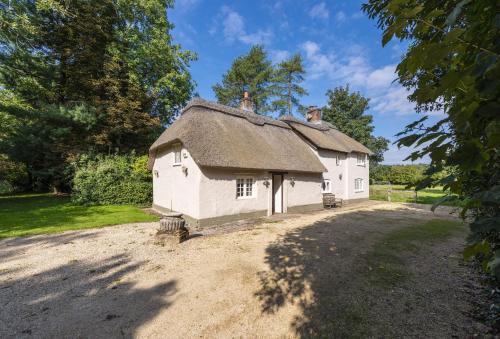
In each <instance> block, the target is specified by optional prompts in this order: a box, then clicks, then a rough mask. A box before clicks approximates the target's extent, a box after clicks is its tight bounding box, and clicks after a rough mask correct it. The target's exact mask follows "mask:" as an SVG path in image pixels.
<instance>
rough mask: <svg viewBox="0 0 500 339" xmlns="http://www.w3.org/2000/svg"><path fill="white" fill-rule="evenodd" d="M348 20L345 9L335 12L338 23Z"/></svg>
mask: <svg viewBox="0 0 500 339" xmlns="http://www.w3.org/2000/svg"><path fill="white" fill-rule="evenodd" d="M346 20H347V15H346V14H345V13H344V12H343V11H339V12H337V14H335V21H337V22H338V23H343V22H345V21H346Z"/></svg>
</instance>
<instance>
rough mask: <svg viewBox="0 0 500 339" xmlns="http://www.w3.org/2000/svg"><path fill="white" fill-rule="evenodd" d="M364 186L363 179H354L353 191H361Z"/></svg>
mask: <svg viewBox="0 0 500 339" xmlns="http://www.w3.org/2000/svg"><path fill="white" fill-rule="evenodd" d="M363 191H364V187H363V179H361V178H357V179H354V192H363Z"/></svg>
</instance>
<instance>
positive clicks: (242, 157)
mask: <svg viewBox="0 0 500 339" xmlns="http://www.w3.org/2000/svg"><path fill="white" fill-rule="evenodd" d="M176 142H181V143H182V144H183V145H184V147H186V149H187V150H188V151H189V153H191V156H192V157H193V159H194V161H195V162H196V163H197V164H198V165H199V166H202V167H204V166H205V167H219V168H235V169H255V170H270V171H272V170H274V171H296V172H312V173H321V172H326V168H325V167H324V166H323V165H322V164H321V162H320V161H319V159H318V158H317V157H316V156H315V155H314V154H313V153H312V151H311V150H310V149H309V147H308V146H307V144H306V143H304V142H303V141H302V140H301V139H300V138H299V137H298V136H297V135H296V134H295V132H294V131H293V130H292V128H290V126H288V124H286V123H284V122H282V121H278V120H275V119H272V118H268V117H264V116H260V115H257V114H255V113H253V112H249V111H244V110H240V109H236V108H232V107H228V106H224V105H220V104H216V103H213V102H209V101H206V100H203V99H199V98H196V99H193V100H191V101H190V102H189V104H188V105H187V106H186V108H184V110H183V112H182V115H181V116H180V117H179V119H177V120H176V121H175V122H174V123H173V124H172V125H171V126H170V127H169V128H167V129H166V130H165V131H164V132H163V134H162V135H161V136H160V137H159V138H158V140H156V141H155V142H154V144H153V145H152V146H151V148H150V150H149V154H150V157H149V158H150V163H149V166H150V168H152V166H153V163H154V160H155V156H156V152H157V151H158V149H160V148H162V147H167V146H169V145H171V144H173V143H176Z"/></svg>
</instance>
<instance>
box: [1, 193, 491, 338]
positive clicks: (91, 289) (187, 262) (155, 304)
mask: <svg viewBox="0 0 500 339" xmlns="http://www.w3.org/2000/svg"><path fill="white" fill-rule="evenodd" d="M448 212H449V211H448V210H443V211H442V212H440V213H441V214H440V217H446V218H452V217H451V216H450V215H449V214H448ZM432 218H436V215H434V214H432V213H431V212H429V211H426V210H423V209H421V208H418V206H408V205H403V204H390V203H380V202H378V203H369V204H366V205H363V206H359V205H358V206H351V207H350V208H345V209H343V210H341V211H337V210H333V211H322V212H316V213H311V214H303V215H294V216H291V217H289V218H285V219H284V220H279V219H270V220H268V219H265V220H258V221H255V222H254V223H247V224H245V225H244V227H241V228H238V227H233V228H231V226H230V225H227V227H222V228H221V227H219V228H218V229H211V230H205V232H199V233H200V234H201V236H197V237H193V238H191V239H190V240H188V241H186V242H184V243H182V244H180V245H177V246H175V247H160V246H157V245H154V244H153V242H152V237H153V234H154V233H155V230H156V227H157V223H144V224H129V225H120V226H114V227H107V228H101V229H95V230H86V231H71V232H65V233H61V234H56V235H42V236H33V237H27V238H12V239H5V240H2V241H0V337H2V338H3V337H27V338H29V337H46V338H49V337H65V338H70V337H71V338H79V337H82V338H83V337H85V338H89V337H92V338H110V337H172V338H174V337H175V338H179V337H183V338H184V337H215V336H217V337H297V336H305V335H307V334H308V333H309V334H314V329H315V328H319V327H321V326H324V325H325V324H326V323H327V322H331V321H332V319H333V318H332V317H331V315H336V316H337V317H338V319H339V322H338V323H337V325H336V326H334V327H329V328H328V329H329V331H331V332H330V333H331V334H337V335H343V336H351V335H352V336H356V335H357V334H366V331H365V332H363V331H362V330H363V329H364V327H363V328H361V329H359V331H358V330H356V329H354V330H356V331H354V332H345V331H348V329H346V328H345V327H342V326H344V325H345V326H349V324H353V323H358V324H360V325H363V326H364V325H367V326H369V327H370V328H372V329H373V331H376V332H369V333H368V334H371V335H374V334H378V336H381V334H382V333H384V334H386V335H390V336H399V337H401V336H407V337H418V336H422V335H424V336H426V337H442V336H451V335H457V336H459V337H464V336H467V335H469V334H471V333H476V332H477V331H481V330H482V328H481V326H480V325H479V324H477V323H475V322H474V321H473V320H471V319H469V318H468V317H467V313H468V311H469V310H470V303H469V301H468V292H467V290H466V289H465V288H464V284H465V283H467V282H469V281H471V280H472V279H473V277H472V276H471V274H470V271H469V270H468V268H466V267H464V266H462V265H460V264H459V263H460V259H459V254H458V252H459V250H460V248H461V246H462V245H463V237H464V234H460V235H457V236H454V237H452V238H450V239H448V240H447V241H446V242H442V243H439V244H438V245H436V246H434V247H431V248H429V250H428V251H425V252H424V253H421V254H420V255H418V256H416V257H415V256H413V257H412V256H408V257H407V258H406V259H407V260H409V261H408V262H409V264H410V266H411V269H412V271H413V272H414V273H415V274H414V277H415V278H414V279H413V280H410V281H408V282H406V283H405V284H401V285H398V286H397V288H396V289H394V290H393V291H378V290H371V291H370V286H369V285H368V286H367V285H366V284H363V283H359V282H362V281H363V280H362V279H363V270H361V267H363V265H364V261H363V260H365V256H366V255H367V253H369V251H370V248H371V247H372V246H373V245H374V244H375V243H376V241H378V240H379V239H381V237H383V235H384V234H387V233H388V232H391V231H392V230H394V229H398V228H401V227H407V226H409V225H414V224H415V223H421V222H424V221H426V220H430V219H432ZM429 279H430V281H429ZM270 284H271V285H272V286H271V285H270ZM273 284H274V285H273ZM269 291H273V293H271V294H269ZM370 293H371V294H372V295H371V297H369V298H365V297H366V296H367V295H370ZM363 298H365V299H364V300H365V301H367V303H365V304H366V307H364V308H363V309H360V310H357V309H353V307H354V308H356V307H358V306H359V305H361V304H360V302H359V301H360V300H362V299H363ZM351 306H352V307H351ZM374 315H376V316H374ZM343 331H344V332H343Z"/></svg>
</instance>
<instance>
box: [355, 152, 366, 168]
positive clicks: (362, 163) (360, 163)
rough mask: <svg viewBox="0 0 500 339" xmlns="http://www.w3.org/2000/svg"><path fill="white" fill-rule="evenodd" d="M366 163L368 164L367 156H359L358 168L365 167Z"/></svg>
mask: <svg viewBox="0 0 500 339" xmlns="http://www.w3.org/2000/svg"><path fill="white" fill-rule="evenodd" d="M365 163H366V155H364V154H358V155H357V161H356V164H357V165H358V166H365Z"/></svg>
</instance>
